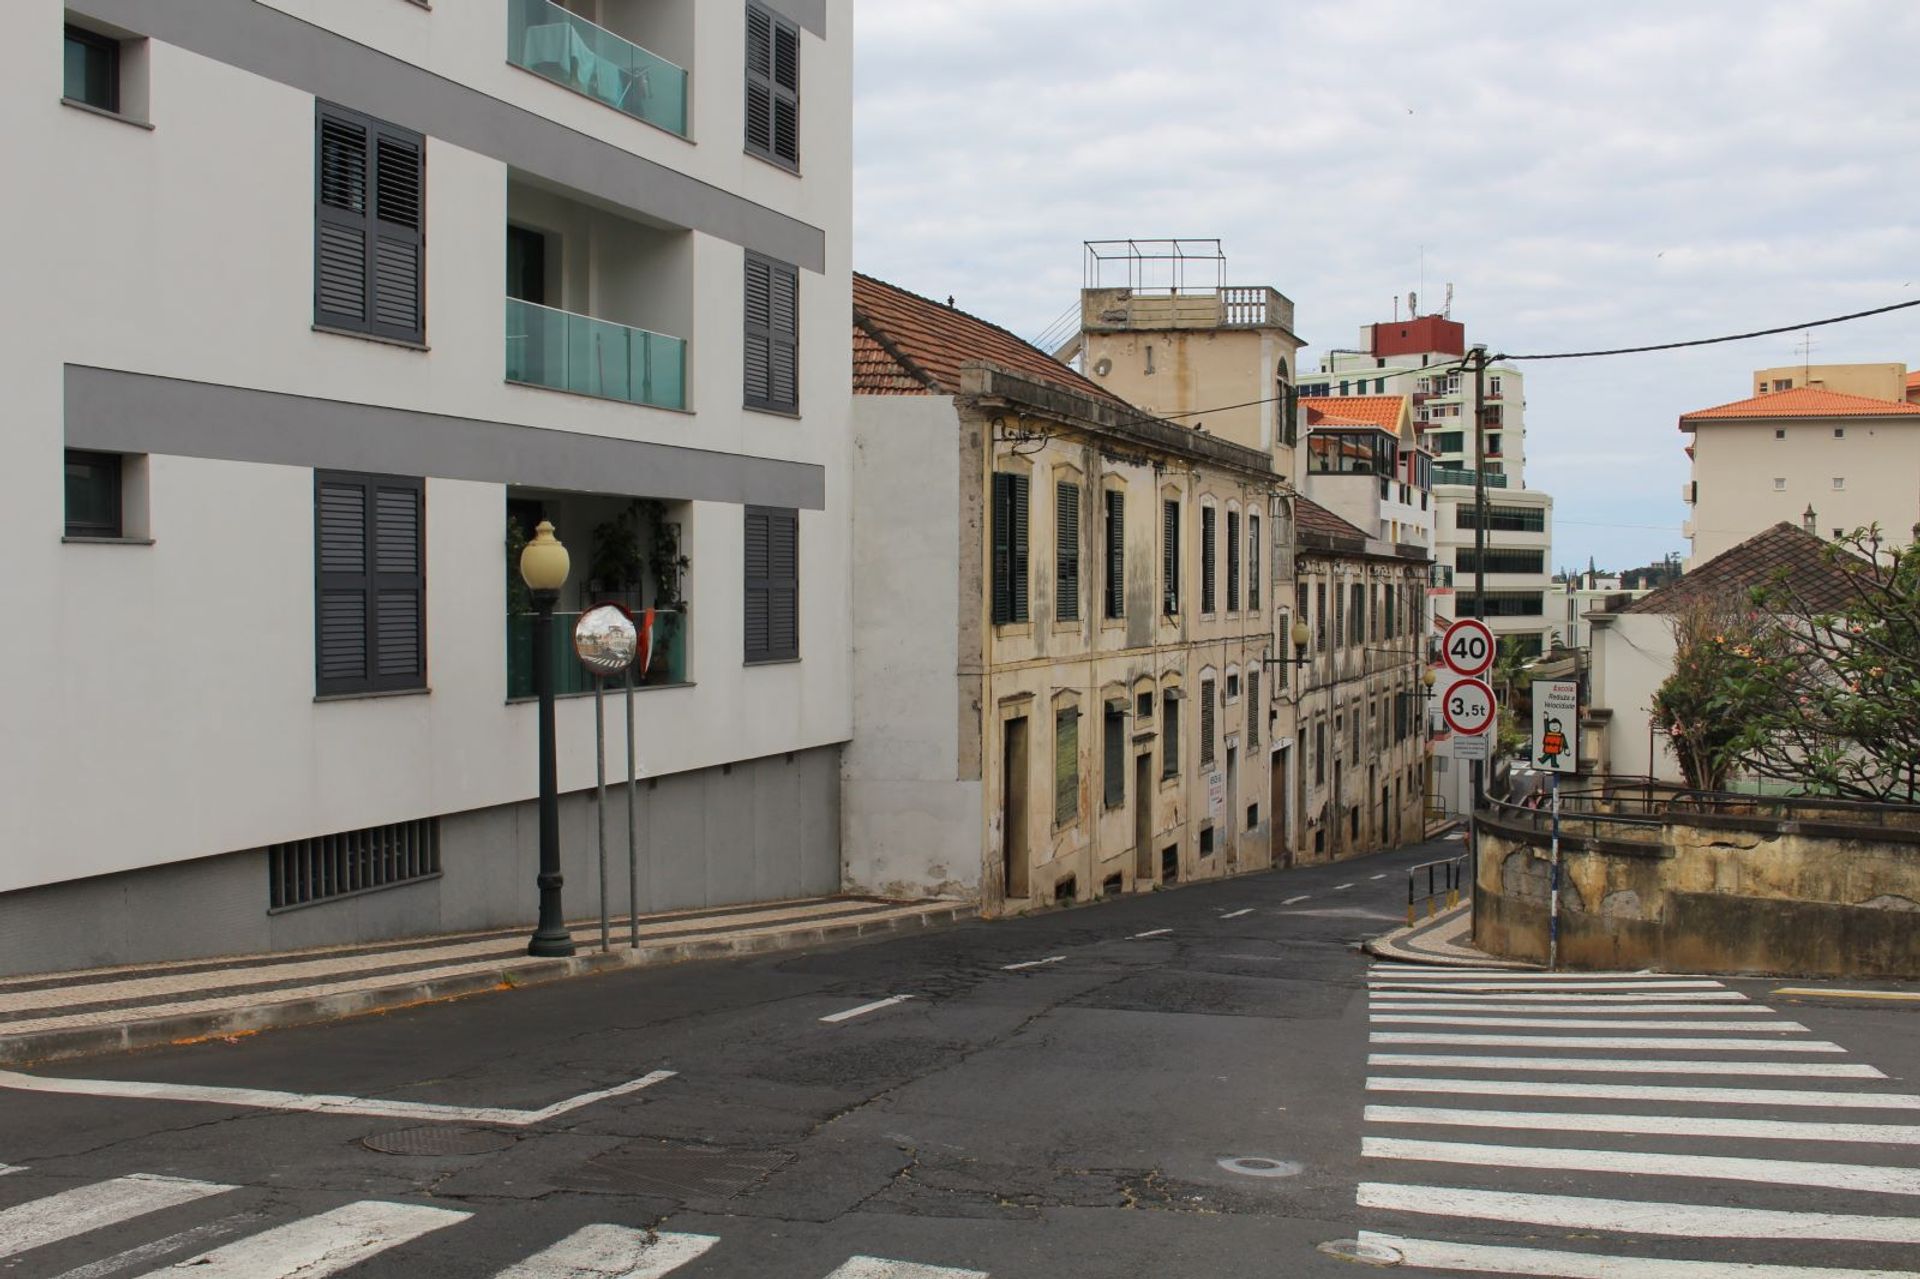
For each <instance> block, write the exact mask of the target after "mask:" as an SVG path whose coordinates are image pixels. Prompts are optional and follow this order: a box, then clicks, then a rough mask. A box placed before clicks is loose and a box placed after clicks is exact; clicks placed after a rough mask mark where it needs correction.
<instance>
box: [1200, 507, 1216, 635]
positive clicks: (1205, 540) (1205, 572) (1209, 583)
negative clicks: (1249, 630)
mask: <svg viewBox="0 0 1920 1279" xmlns="http://www.w3.org/2000/svg"><path fill="white" fill-rule="evenodd" d="M1216 514H1217V513H1216V512H1215V510H1214V509H1213V508H1212V507H1211V506H1203V507H1201V508H1200V611H1201V612H1202V613H1211V612H1213V611H1214V604H1215V600H1214V584H1213V583H1214V566H1215V563H1216V560H1215V556H1214V547H1213V541H1214V538H1213V530H1214V522H1215V515H1216Z"/></svg>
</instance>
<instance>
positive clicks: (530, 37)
mask: <svg viewBox="0 0 1920 1279" xmlns="http://www.w3.org/2000/svg"><path fill="white" fill-rule="evenodd" d="M507 61H509V62H511V63H512V64H513V65H514V66H516V67H524V68H525V69H526V70H528V71H531V72H533V73H534V74H535V75H538V76H544V77H545V78H546V79H549V80H551V81H553V82H554V83H555V84H560V85H565V86H566V87H567V88H569V89H572V90H573V91H574V92H575V93H578V94H582V95H584V96H585V97H589V98H593V99H595V100H597V101H600V102H604V103H606V104H607V105H608V106H610V107H612V108H614V109H615V110H616V111H624V112H625V113H626V114H628V115H630V116H633V117H634V118H636V119H640V120H645V121H646V122H647V123H648V124H655V125H658V126H660V127H661V128H662V129H665V130H666V131H667V132H669V133H673V134H677V135H679V136H680V137H683V138H684V137H686V136H687V73H686V72H685V71H684V70H683V69H681V68H680V67H677V66H675V65H674V64H673V63H671V62H668V61H667V60H666V59H665V58H662V57H660V56H658V55H657V54H652V53H649V52H647V51H646V50H645V49H642V48H641V47H640V46H639V45H637V44H635V43H633V41H631V40H627V39H624V38H622V37H620V36H617V35H615V34H614V33H613V32H611V31H609V30H607V29H606V28H605V27H602V26H599V25H597V24H595V23H592V22H589V21H587V20H586V19H585V18H582V17H580V16H579V15H578V14H574V13H568V12H567V11H566V10H565V9H562V8H561V7H560V6H559V5H557V4H553V3H551V2H550V0H508V3H507Z"/></svg>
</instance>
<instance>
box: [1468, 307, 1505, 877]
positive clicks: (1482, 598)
mask: <svg viewBox="0 0 1920 1279" xmlns="http://www.w3.org/2000/svg"><path fill="white" fill-rule="evenodd" d="M1467 358H1469V359H1470V360H1472V361H1473V615H1474V616H1475V617H1477V618H1479V619H1480V620H1481V621H1482V622H1484V621H1486V620H1487V348H1486V347H1485V346H1479V345H1476V346H1475V347H1474V348H1473V350H1472V351H1470V352H1468V357H1467ZM1488 731H1490V732H1491V733H1492V734H1493V740H1494V743H1495V745H1498V744H1499V741H1500V724H1499V717H1498V715H1497V714H1496V716H1495V719H1494V724H1493V727H1492V728H1491V729H1490V730H1488ZM1486 785H1487V765H1486V763H1485V762H1484V761H1482V760H1477V759H1476V760H1474V761H1473V807H1474V808H1475V809H1476V810H1477V809H1478V808H1479V807H1480V801H1481V799H1483V798H1484V797H1485V795H1486ZM1476 870H1477V868H1476Z"/></svg>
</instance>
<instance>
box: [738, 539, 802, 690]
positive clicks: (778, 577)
mask: <svg viewBox="0 0 1920 1279" xmlns="http://www.w3.org/2000/svg"><path fill="white" fill-rule="evenodd" d="M746 520H747V537H746V562H745V564H744V566H743V577H744V579H745V584H746V612H745V615H744V618H745V627H744V629H745V633H746V660H747V661H749V662H781V661H791V660H793V659H794V658H796V657H799V656H800V513H799V512H798V511H794V510H788V509H784V508H779V507H768V506H749V507H748V508H747V510H746Z"/></svg>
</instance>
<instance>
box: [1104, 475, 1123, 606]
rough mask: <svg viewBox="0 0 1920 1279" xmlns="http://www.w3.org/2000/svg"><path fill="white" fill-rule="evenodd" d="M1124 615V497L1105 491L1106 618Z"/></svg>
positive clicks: (1111, 491) (1121, 494) (1120, 494)
mask: <svg viewBox="0 0 1920 1279" xmlns="http://www.w3.org/2000/svg"><path fill="white" fill-rule="evenodd" d="M1126 615H1127V495H1126V494H1125V493H1117V492H1114V491H1113V490H1111V489H1109V490H1108V491H1107V616H1108V617H1110V618H1116V619H1117V618H1124V617H1125V616H1126Z"/></svg>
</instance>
